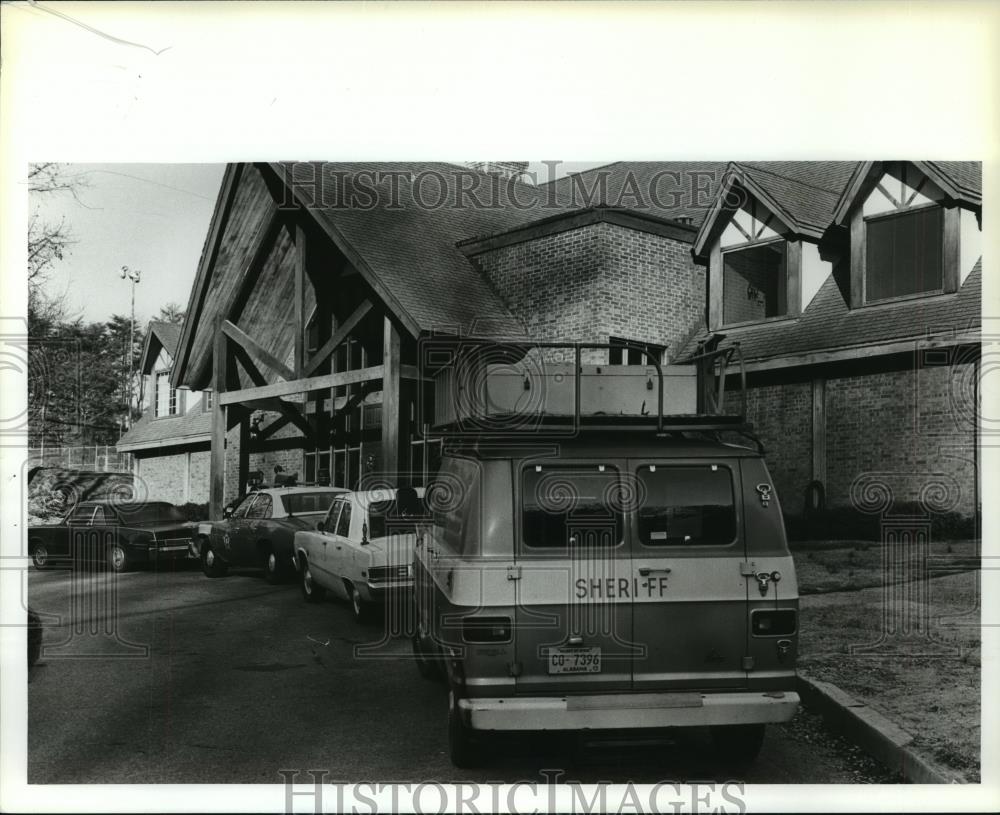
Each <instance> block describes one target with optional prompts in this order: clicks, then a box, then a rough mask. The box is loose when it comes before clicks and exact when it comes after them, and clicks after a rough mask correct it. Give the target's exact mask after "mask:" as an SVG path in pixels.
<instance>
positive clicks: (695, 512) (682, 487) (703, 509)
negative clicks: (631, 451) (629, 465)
mask: <svg viewBox="0 0 1000 815" xmlns="http://www.w3.org/2000/svg"><path fill="white" fill-rule="evenodd" d="M637 475H638V477H639V482H640V484H641V489H640V490H639V493H640V496H641V498H640V502H641V503H640V506H639V518H638V521H639V541H640V543H642V545H643V546H720V545H725V544H728V543H732V542H733V540H734V538H735V537H736V509H735V507H734V505H733V476H732V473H731V472H730V471H729V468H728V467H723V466H721V465H718V464H708V465H704V466H686V467H667V466H663V465H656V466H650V467H640V468H639V471H638V473H637Z"/></svg>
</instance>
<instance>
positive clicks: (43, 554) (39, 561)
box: [31, 543, 50, 570]
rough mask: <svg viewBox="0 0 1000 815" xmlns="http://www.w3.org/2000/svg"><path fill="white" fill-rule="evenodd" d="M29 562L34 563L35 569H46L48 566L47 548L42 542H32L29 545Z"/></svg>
mask: <svg viewBox="0 0 1000 815" xmlns="http://www.w3.org/2000/svg"><path fill="white" fill-rule="evenodd" d="M31 562H32V563H34V564H35V568H36V569H39V570H41V569H47V568H49V564H50V560H49V550H48V548H46V546H45V544H44V543H34V544H32V546H31Z"/></svg>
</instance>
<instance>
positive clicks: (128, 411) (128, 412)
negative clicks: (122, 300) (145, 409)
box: [122, 266, 142, 430]
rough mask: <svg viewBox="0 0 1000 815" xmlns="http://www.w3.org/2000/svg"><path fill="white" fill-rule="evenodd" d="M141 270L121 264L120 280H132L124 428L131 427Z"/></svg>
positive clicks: (128, 428)
mask: <svg viewBox="0 0 1000 815" xmlns="http://www.w3.org/2000/svg"><path fill="white" fill-rule="evenodd" d="M141 276H142V272H140V271H139V270H138V269H130V268H129V267H128V266H122V280H125V279H128V280H131V281H132V314H131V316H130V317H129V322H128V379H127V380H126V381H125V429H126V430H131V429H132V343H133V342H135V339H134V335H135V286H136V284H137V283H138V282H139V278H140V277H141Z"/></svg>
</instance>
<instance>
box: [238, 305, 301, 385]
mask: <svg viewBox="0 0 1000 815" xmlns="http://www.w3.org/2000/svg"><path fill="white" fill-rule="evenodd" d="M222 332H223V333H224V334H225V335H226V336H227V337H229V338H230V339H231V340H233V342H234V344H235V345H236V346H237V347H239V348H242V349H243V350H244V351H246V352H247V353H248V354H250V355H251V356H254V357H256V358H257V361H258V362H260V363H261V364H263V365H266V366H267V367H268V368H271V369H272V370H274V371H275V372H276V373H277V374H279V375H280V376H281V377H282V378H284V379H295V378H296V377H295V373H294V372H293V371H292V369H291V368H289V367H288V366H287V365H285V363H284V362H282V361H281V360H280V359H278V358H277V357H276V356H275V355H274V354H272V353H271V352H270V351H268V350H267V349H266V348H263V347H262V346H261V345H259V344H258V343H257V341H256V340H254V339H253V337H251V336H250V335H249V334H247V333H246V332H245V331H244V330H243V329H241V328H240V327H239V326H236V325H234V324H233V323H231V322H230V321H229V320H224V321H223V323H222ZM247 373H249V371H247Z"/></svg>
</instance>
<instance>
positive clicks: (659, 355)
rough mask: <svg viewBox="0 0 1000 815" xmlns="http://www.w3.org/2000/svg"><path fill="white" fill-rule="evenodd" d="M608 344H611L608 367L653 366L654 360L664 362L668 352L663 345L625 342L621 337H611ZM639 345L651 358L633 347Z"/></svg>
mask: <svg viewBox="0 0 1000 815" xmlns="http://www.w3.org/2000/svg"><path fill="white" fill-rule="evenodd" d="M608 342H609V343H610V344H611V348H610V349H609V350H608V365H652V364H653V360H654V359H655V360H656V361H657V362H663V352H664V350H666V349H665V348H664V346H662V345H654V344H653V343H649V342H637V341H636V340H625V339H622V338H620V337H609V338H608ZM637 345H638V346H640V347H642V348H645V349H646V351H648V352H649V354H650V355H651V356H647V355H646V354H644V353H642V351H640V350H639V348H635V347H633V346H637Z"/></svg>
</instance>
